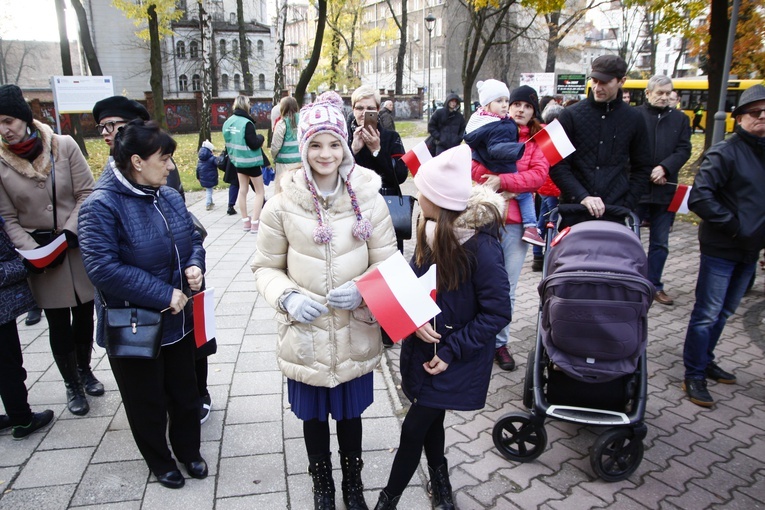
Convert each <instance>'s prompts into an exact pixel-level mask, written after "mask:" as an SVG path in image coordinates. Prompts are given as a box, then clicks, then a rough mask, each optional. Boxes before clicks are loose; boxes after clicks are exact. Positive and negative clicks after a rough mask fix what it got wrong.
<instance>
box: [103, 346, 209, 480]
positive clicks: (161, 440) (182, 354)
mask: <svg viewBox="0 0 765 510" xmlns="http://www.w3.org/2000/svg"><path fill="white" fill-rule="evenodd" d="M195 350H196V345H195V344H194V334H193V333H190V334H188V335H186V336H185V337H183V339H182V340H180V341H179V342H176V343H174V344H172V345H167V346H163V347H162V348H161V349H160V351H159V356H158V357H157V359H128V358H109V363H110V364H111V366H112V372H114V379H115V380H116V381H117V387H118V388H119V390H120V395H121V396H122V402H123V404H124V405H125V413H126V414H127V418H128V423H130V430H131V432H132V433H133V438H134V439H135V442H136V445H137V446H138V449H139V450H140V452H141V455H143V458H144V460H145V461H146V464H147V465H148V466H149V469H150V470H151V472H152V473H154V474H155V475H161V474H164V473H167V472H168V471H172V470H174V469H177V465H176V463H175V461H174V460H173V457H172V455H171V453H170V449H169V448H168V446H167V439H166V436H165V433H166V431H167V430H168V416H169V423H170V430H169V434H168V436H169V438H170V445H171V446H172V448H173V453H175V456H176V457H177V459H178V460H179V461H181V462H184V463H185V462H191V461H195V460H198V459H200V458H201V456H200V454H199V443H200V428H199V392H198V391H197V379H196V372H195V368H194V361H195V360H194V355H195Z"/></svg>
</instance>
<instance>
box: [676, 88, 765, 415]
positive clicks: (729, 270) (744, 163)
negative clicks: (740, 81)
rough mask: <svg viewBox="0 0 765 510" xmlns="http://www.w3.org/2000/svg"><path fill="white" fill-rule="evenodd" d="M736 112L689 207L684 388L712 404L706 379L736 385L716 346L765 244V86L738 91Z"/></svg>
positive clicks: (700, 175)
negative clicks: (695, 254)
mask: <svg viewBox="0 0 765 510" xmlns="http://www.w3.org/2000/svg"><path fill="white" fill-rule="evenodd" d="M731 116H732V117H734V118H735V119H736V129H735V133H734V134H733V135H732V136H730V137H728V138H727V139H726V140H723V141H721V142H719V143H716V144H715V145H713V146H712V147H710V148H709V150H708V151H707V152H706V154H705V155H704V160H703V161H702V162H701V167H700V168H699V173H698V174H696V180H695V181H694V183H693V189H692V190H691V194H690V198H689V199H688V207H689V208H690V209H691V211H693V212H695V213H696V214H698V215H699V217H700V218H701V220H702V221H701V225H699V246H700V248H701V260H700V263H699V277H698V280H697V281H696V304H695V305H694V306H693V312H691V319H690V322H689V323H688V332H687V333H686V336H685V346H684V350H683V363H684V365H685V380H684V382H683V389H684V390H685V391H686V393H687V394H688V398H689V399H690V401H691V402H693V403H694V404H696V405H699V406H702V407H711V406H713V405H714V399H713V398H712V395H711V394H710V393H709V391H708V390H707V379H712V380H713V381H716V382H718V383H723V384H734V383H735V382H736V376H735V375H733V374H731V373H728V372H726V371H724V370H723V369H722V368H720V367H719V366H718V365H717V363H715V361H714V360H715V355H714V350H715V347H716V346H717V341H718V340H719V339H720V335H721V333H722V330H723V328H724V327H725V322H726V321H727V319H728V317H730V316H731V315H733V313H734V312H735V311H736V308H737V307H738V305H739V303H740V302H741V298H742V297H743V295H744V292H745V291H746V289H747V286H748V285H749V281H750V280H751V279H752V276H753V275H754V270H755V267H756V265H757V257H758V256H759V253H760V250H762V249H763V248H765V201H763V199H762V197H763V196H765V179H763V175H765V86H762V85H755V86H754V87H750V88H748V89H747V90H745V91H744V93H743V94H741V99H740V100H739V104H738V106H737V107H736V109H735V110H733V112H732V113H731Z"/></svg>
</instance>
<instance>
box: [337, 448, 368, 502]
mask: <svg viewBox="0 0 765 510" xmlns="http://www.w3.org/2000/svg"><path fill="white" fill-rule="evenodd" d="M340 467H341V468H342V470H343V482H342V484H341V487H342V488H343V502H345V508H346V509H347V510H369V507H368V506H367V502H366V501H364V484H363V483H362V482H361V470H362V468H363V467H364V461H363V460H361V452H360V451H358V452H351V453H343V452H340Z"/></svg>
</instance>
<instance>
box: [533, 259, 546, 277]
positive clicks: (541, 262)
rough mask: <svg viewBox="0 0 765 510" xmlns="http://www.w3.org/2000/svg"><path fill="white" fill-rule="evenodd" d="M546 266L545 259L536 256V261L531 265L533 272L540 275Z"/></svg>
mask: <svg viewBox="0 0 765 510" xmlns="http://www.w3.org/2000/svg"><path fill="white" fill-rule="evenodd" d="M544 266H545V259H544V257H537V256H534V261H533V262H532V263H531V270H532V271H534V272H535V273H538V272H540V271H542V269H543V268H544Z"/></svg>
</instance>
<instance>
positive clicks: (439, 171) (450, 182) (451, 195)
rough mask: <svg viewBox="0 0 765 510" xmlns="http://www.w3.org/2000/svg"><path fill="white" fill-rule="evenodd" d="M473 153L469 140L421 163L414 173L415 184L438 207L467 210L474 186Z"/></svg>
mask: <svg viewBox="0 0 765 510" xmlns="http://www.w3.org/2000/svg"><path fill="white" fill-rule="evenodd" d="M472 154H473V152H472V151H471V150H470V146H468V145H466V144H461V145H458V146H456V147H453V148H451V149H449V150H446V151H444V152H442V153H441V154H439V155H438V156H436V157H435V158H433V159H430V160H428V161H427V162H426V163H425V164H424V165H422V166H421V167H420V169H419V171H418V172H417V175H415V176H414V185H415V186H417V189H418V190H419V192H420V193H422V194H423V195H425V198H427V199H428V200H430V201H431V202H433V203H434V204H435V205H437V206H438V207H441V208H442V209H449V210H450V211H464V210H465V209H466V208H467V203H468V198H469V197H470V192H471V190H472V188H473V181H472V180H471V178H470V168H471V166H472V164H473V163H472Z"/></svg>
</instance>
